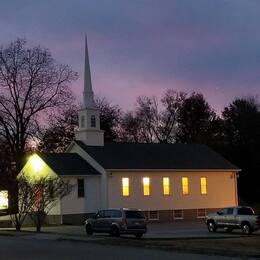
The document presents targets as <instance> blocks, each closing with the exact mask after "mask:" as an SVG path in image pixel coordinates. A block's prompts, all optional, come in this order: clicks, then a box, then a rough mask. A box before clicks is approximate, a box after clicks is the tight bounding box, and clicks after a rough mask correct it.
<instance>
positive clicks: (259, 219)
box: [256, 216, 260, 225]
mask: <svg viewBox="0 0 260 260" xmlns="http://www.w3.org/2000/svg"><path fill="white" fill-rule="evenodd" d="M256 223H257V225H260V216H257V218H256Z"/></svg>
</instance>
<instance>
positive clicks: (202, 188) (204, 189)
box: [200, 177, 207, 195]
mask: <svg viewBox="0 0 260 260" xmlns="http://www.w3.org/2000/svg"><path fill="white" fill-rule="evenodd" d="M200 192H201V194H203V195H204V194H207V178H206V177H201V178H200Z"/></svg>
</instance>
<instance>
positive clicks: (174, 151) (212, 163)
mask: <svg viewBox="0 0 260 260" xmlns="http://www.w3.org/2000/svg"><path fill="white" fill-rule="evenodd" d="M75 142H76V143H77V144H78V145H79V146H80V147H81V148H82V149H83V150H85V151H86V152H87V153H88V154H89V155H90V156H91V157H92V158H94V159H95V160H96V161H97V162H98V163H99V164H100V165H102V166H103V167H104V168H105V169H162V170H163V169H165V170H166V169H190V170H192V169H205V170H206V169H212V170H231V169H232V170H239V169H238V168H237V167H236V166H235V165H233V164H232V163H230V162H229V161H227V160H226V159H224V158H223V157H222V156H221V155H219V154H218V153H216V152H214V151H213V150H211V149H210V148H209V147H207V146H206V145H199V144H150V143H149V144H148V143H110V144H105V145H104V146H87V145H85V144H84V143H83V142H81V141H75Z"/></svg>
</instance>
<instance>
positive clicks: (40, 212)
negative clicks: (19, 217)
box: [29, 176, 73, 232]
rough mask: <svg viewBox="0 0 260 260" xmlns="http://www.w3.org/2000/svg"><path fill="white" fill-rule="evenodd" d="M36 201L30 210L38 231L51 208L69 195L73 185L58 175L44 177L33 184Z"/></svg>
mask: <svg viewBox="0 0 260 260" xmlns="http://www.w3.org/2000/svg"><path fill="white" fill-rule="evenodd" d="M31 188H32V190H33V193H34V197H35V201H34V205H33V208H32V211H31V212H30V214H29V215H30V217H31V219H32V220H33V222H34V224H35V226H36V230H37V232H40V231H41V227H42V225H43V223H44V221H45V219H46V216H47V214H48V213H49V212H50V210H51V209H52V208H53V207H54V206H55V205H56V204H57V203H58V200H59V199H61V198H63V197H64V196H66V195H68V194H69V193H70V192H71V190H72V188H73V186H72V185H71V184H69V183H68V182H65V181H63V180H62V179H61V178H59V177H58V176H57V177H51V178H50V177H43V178H41V179H39V180H38V181H37V182H35V183H33V184H32V185H31Z"/></svg>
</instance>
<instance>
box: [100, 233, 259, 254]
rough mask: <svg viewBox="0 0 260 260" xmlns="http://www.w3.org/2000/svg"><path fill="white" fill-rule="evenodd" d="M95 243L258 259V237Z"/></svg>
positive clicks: (134, 240) (132, 240) (112, 240)
mask: <svg viewBox="0 0 260 260" xmlns="http://www.w3.org/2000/svg"><path fill="white" fill-rule="evenodd" d="M97 243H102V244H103V243H104V244H111V245H118V246H135V247H145V248H154V249H161V250H169V251H171V250H173V251H180V252H193V253H200V254H208V255H211V254H212V255H223V256H241V257H254V258H260V236H258V235H256V236H254V235H252V236H244V237H234V238H203V239H194V238H192V239H189V238H186V239H179V238H177V239H140V240H136V239H129V238H125V239H124V238H121V239H110V240H108V239H106V240H103V241H102V240H101V241H98V242H97Z"/></svg>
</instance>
